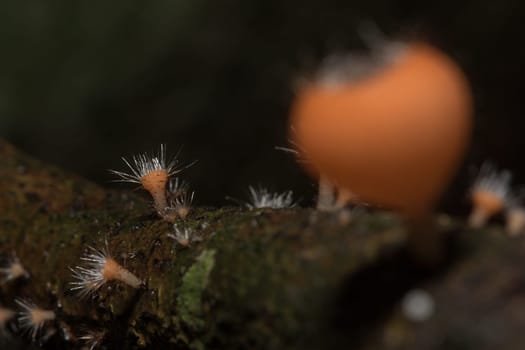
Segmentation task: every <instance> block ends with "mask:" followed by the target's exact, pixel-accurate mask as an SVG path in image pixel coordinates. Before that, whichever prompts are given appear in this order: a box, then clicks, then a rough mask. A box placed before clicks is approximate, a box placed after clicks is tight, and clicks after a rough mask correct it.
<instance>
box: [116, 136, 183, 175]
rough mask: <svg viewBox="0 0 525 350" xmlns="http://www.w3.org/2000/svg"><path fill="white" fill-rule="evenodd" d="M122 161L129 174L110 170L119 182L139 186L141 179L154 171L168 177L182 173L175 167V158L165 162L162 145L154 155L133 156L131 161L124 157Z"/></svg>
mask: <svg viewBox="0 0 525 350" xmlns="http://www.w3.org/2000/svg"><path fill="white" fill-rule="evenodd" d="M122 160H123V161H124V163H126V165H127V166H128V167H129V169H130V170H131V173H126V172H122V171H117V170H110V172H111V173H113V174H115V175H117V176H119V177H120V180H117V181H123V182H131V183H137V184H141V179H142V177H143V176H145V175H147V174H149V173H152V172H154V171H159V170H164V171H166V173H167V175H168V177H169V176H173V175H175V174H177V173H178V172H180V171H182V169H181V168H179V167H177V163H178V162H177V159H176V158H173V159H172V160H171V161H169V162H167V161H166V146H165V145H163V144H161V145H160V151H159V152H158V153H157V154H156V155H150V154H148V153H142V154H139V155H136V156H133V157H132V158H131V161H128V160H127V159H126V158H124V157H122Z"/></svg>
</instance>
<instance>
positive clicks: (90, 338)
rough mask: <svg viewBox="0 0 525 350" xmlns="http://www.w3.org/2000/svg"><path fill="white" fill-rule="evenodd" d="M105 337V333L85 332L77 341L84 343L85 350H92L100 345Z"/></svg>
mask: <svg viewBox="0 0 525 350" xmlns="http://www.w3.org/2000/svg"><path fill="white" fill-rule="evenodd" d="M105 336H106V332H105V331H86V332H85V333H84V334H83V335H81V336H79V337H78V339H79V340H80V341H81V342H82V343H84V346H85V348H86V349H88V350H94V349H95V348H98V347H99V346H100V345H101V344H102V342H103V341H104V337H105Z"/></svg>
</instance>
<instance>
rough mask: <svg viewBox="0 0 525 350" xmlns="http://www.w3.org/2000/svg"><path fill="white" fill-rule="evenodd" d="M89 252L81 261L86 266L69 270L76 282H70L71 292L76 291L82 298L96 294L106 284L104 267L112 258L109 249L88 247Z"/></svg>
mask: <svg viewBox="0 0 525 350" xmlns="http://www.w3.org/2000/svg"><path fill="white" fill-rule="evenodd" d="M88 250H89V252H88V253H87V254H85V255H84V256H82V257H81V258H80V260H82V261H84V262H86V264H85V266H78V265H77V266H75V267H74V268H69V269H70V270H71V272H72V273H73V278H74V279H76V281H73V282H70V285H71V286H72V287H71V288H70V290H72V291H75V292H77V293H78V295H79V296H80V297H81V298H84V297H87V296H89V295H91V294H93V293H95V292H96V291H97V290H98V289H99V288H100V287H102V286H103V285H104V283H106V278H105V277H104V267H105V266H106V262H107V259H109V258H111V255H110V254H109V252H108V249H107V248H105V249H102V250H99V249H96V248H93V247H90V246H88Z"/></svg>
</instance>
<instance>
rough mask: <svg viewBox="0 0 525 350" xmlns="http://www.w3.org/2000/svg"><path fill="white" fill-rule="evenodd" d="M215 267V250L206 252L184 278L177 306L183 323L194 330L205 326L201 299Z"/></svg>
mask: <svg viewBox="0 0 525 350" xmlns="http://www.w3.org/2000/svg"><path fill="white" fill-rule="evenodd" d="M214 265H215V250H204V251H203V252H202V253H201V255H199V257H198V258H197V261H196V262H195V264H193V266H191V267H190V268H189V270H188V272H186V274H185V275H184V277H183V278H182V286H181V288H180V291H179V296H178V298H177V305H178V310H179V313H180V317H181V318H182V320H183V322H184V323H186V324H187V325H188V326H189V327H190V328H192V329H199V328H201V327H202V326H203V323H204V321H203V320H202V319H201V316H202V313H203V311H202V307H201V297H202V293H203V291H204V289H205V288H206V286H207V284H208V277H209V275H210V272H211V270H212V269H213V266H214Z"/></svg>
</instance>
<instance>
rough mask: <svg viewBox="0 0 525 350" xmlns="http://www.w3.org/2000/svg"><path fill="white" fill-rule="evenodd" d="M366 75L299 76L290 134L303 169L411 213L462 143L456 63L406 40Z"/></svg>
mask: <svg viewBox="0 0 525 350" xmlns="http://www.w3.org/2000/svg"><path fill="white" fill-rule="evenodd" d="M396 55H397V56H396V57H395V59H394V60H390V61H389V62H388V63H384V64H383V65H382V66H380V67H378V68H377V69H374V70H373V71H371V72H370V73H369V74H368V75H366V76H365V77H362V78H358V79H346V80H342V81H337V83H332V84H328V83H326V82H323V81H322V80H321V81H317V82H311V83H308V84H305V85H304V86H303V87H302V89H301V90H300V91H299V92H298V95H297V97H296V100H295V103H294V104H293V106H292V111H291V125H292V128H293V132H292V133H291V137H292V141H293V142H295V143H296V144H297V145H298V146H299V147H300V149H301V150H302V153H303V156H304V157H306V158H307V160H308V162H307V164H306V166H307V168H308V170H309V171H310V172H312V173H314V174H315V175H316V176H318V177H320V178H326V179H328V180H329V181H330V182H332V183H333V184H334V185H335V186H336V187H337V188H338V190H339V191H342V192H343V193H353V194H355V195H356V196H357V197H358V198H359V199H360V200H363V201H366V202H369V203H371V204H375V205H380V206H385V207H390V208H393V209H396V210H399V211H401V212H402V213H404V214H406V215H408V216H413V215H419V214H423V213H428V212H429V211H430V210H432V207H433V206H434V204H435V202H436V201H437V199H438V198H439V195H440V194H441V192H442V191H443V189H444V188H445V186H446V185H447V184H448V182H449V180H450V178H451V177H452V175H453V174H454V171H455V170H456V168H457V166H458V164H459V162H460V160H461V158H462V155H463V153H464V151H465V148H466V146H467V144H468V141H469V138H470V133H471V124H472V118H471V114H472V98H471V93H470V89H469V86H468V83H467V80H466V79H465V77H464V75H463V73H462V72H461V70H460V69H459V67H458V66H457V65H456V64H455V63H454V62H453V61H452V60H451V59H450V58H449V57H447V56H446V55H445V54H444V53H442V52H440V51H439V50H437V49H435V48H433V47H431V46H429V45H427V44H423V43H411V44H407V45H406V47H404V48H403V50H401V51H400V52H398V53H397V54H396Z"/></svg>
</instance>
